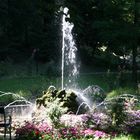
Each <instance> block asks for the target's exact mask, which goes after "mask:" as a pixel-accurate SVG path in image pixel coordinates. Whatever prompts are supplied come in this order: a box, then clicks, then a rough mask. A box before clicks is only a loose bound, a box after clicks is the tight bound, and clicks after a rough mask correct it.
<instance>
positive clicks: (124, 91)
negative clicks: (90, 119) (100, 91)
mask: <svg viewBox="0 0 140 140" xmlns="http://www.w3.org/2000/svg"><path fill="white" fill-rule="evenodd" d="M123 94H132V95H135V94H136V90H134V89H132V88H118V89H115V90H112V91H111V92H109V93H108V94H107V98H112V97H117V96H119V95H123Z"/></svg>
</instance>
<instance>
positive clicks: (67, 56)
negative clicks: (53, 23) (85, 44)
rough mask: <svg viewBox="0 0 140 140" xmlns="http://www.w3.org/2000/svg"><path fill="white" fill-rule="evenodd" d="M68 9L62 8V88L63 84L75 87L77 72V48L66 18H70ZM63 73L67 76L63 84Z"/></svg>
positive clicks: (70, 26) (71, 26) (71, 27)
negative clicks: (66, 80)
mask: <svg viewBox="0 0 140 140" xmlns="http://www.w3.org/2000/svg"><path fill="white" fill-rule="evenodd" d="M68 10H69V9H68V8H67V7H65V8H64V9H63V13H64V14H63V17H62V66H61V70H62V78H61V79H62V89H64V88H65V86H66V87H67V88H70V87H75V84H76V83H75V79H76V77H77V75H78V73H79V71H78V67H79V66H78V64H77V58H76V52H77V48H76V44H75V42H74V39H73V36H72V29H73V27H74V25H73V24H72V23H70V22H68V20H67V19H68V18H70V15H69V14H68ZM65 75H67V77H68V82H65V85H64V77H65Z"/></svg>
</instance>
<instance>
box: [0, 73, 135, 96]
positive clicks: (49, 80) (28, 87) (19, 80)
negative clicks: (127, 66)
mask: <svg viewBox="0 0 140 140" xmlns="http://www.w3.org/2000/svg"><path fill="white" fill-rule="evenodd" d="M129 76H130V74H128V75H126V76H125V77H126V80H125V82H124V83H125V86H124V88H119V85H118V83H117V82H118V81H117V78H116V77H117V75H116V74H110V75H107V74H106V73H102V74H83V75H80V76H79V77H78V78H77V80H76V83H77V87H78V89H82V90H83V89H85V88H86V87H88V86H89V85H99V86H100V87H101V88H102V89H103V90H104V91H105V92H109V91H110V92H109V95H108V96H109V97H112V96H114V95H118V94H121V91H126V92H128V93H132V94H133V93H134V92H135V90H134V89H133V88H132V86H131V81H130V80H127V79H128V78H130V77H129ZM65 81H67V79H65ZM129 81H130V82H129ZM50 85H54V86H55V87H56V88H58V89H60V88H61V77H47V76H23V77H9V78H1V80H0V91H4V92H14V93H19V94H21V95H24V96H26V97H30V96H37V95H39V94H40V93H41V91H42V90H46V89H47V88H48V87H49V86H50Z"/></svg>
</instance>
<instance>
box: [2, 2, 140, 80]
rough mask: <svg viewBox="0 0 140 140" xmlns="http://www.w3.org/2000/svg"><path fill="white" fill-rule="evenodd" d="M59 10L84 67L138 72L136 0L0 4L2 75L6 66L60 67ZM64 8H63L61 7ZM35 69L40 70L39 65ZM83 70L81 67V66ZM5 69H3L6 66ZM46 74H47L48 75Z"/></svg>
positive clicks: (139, 45) (139, 27) (139, 42)
mask: <svg viewBox="0 0 140 140" xmlns="http://www.w3.org/2000/svg"><path fill="white" fill-rule="evenodd" d="M60 7H68V8H69V14H70V18H69V19H67V20H69V21H70V22H73V23H74V29H73V35H74V38H75V41H76V44H77V47H78V54H79V58H80V61H81V65H82V66H83V67H86V68H88V66H89V65H91V67H92V66H93V68H92V70H98V71H102V70H107V69H111V70H113V69H114V70H119V68H118V66H120V67H121V70H122V69H124V68H125V69H126V70H132V72H133V80H134V81H135V83H136V82H137V81H138V76H137V70H138V69H139V68H140V10H139V9H140V2H139V0H86V1H85V0H63V1H60V0H28V1H27V0H20V1H19V0H0V75H1V76H3V75H5V73H4V72H5V69H4V68H3V67H5V65H4V64H5V63H8V64H9V63H12V65H13V64H19V65H20V64H23V63H26V64H27V67H29V68H28V70H30V66H29V65H31V63H34V65H35V69H36V72H37V73H38V71H39V70H38V69H39V67H41V66H40V65H39V64H47V67H48V65H55V67H58V69H59V67H60V60H61V58H60V56H61V36H62V34H61V17H62V14H63V13H62V11H60ZM61 9H62V8H61ZM38 65H39V66H38ZM83 67H82V68H83ZM6 69H7V68H6ZM46 74H49V70H47V71H46Z"/></svg>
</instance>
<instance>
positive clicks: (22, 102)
mask: <svg viewBox="0 0 140 140" xmlns="http://www.w3.org/2000/svg"><path fill="white" fill-rule="evenodd" d="M0 93H2V94H1V95H0V105H1V106H4V108H5V111H6V114H9V115H11V116H12V118H14V119H19V118H20V119H21V118H23V117H24V118H25V117H26V118H29V117H30V118H31V113H32V108H33V103H31V102H29V101H27V100H26V99H25V98H24V97H22V96H20V95H18V94H15V93H11V92H3V91H0Z"/></svg>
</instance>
